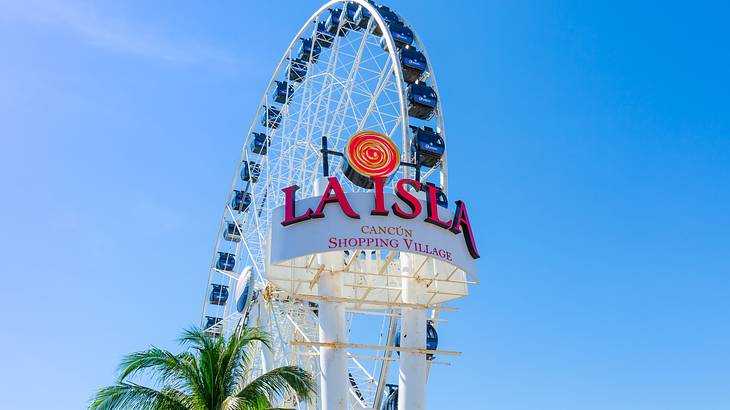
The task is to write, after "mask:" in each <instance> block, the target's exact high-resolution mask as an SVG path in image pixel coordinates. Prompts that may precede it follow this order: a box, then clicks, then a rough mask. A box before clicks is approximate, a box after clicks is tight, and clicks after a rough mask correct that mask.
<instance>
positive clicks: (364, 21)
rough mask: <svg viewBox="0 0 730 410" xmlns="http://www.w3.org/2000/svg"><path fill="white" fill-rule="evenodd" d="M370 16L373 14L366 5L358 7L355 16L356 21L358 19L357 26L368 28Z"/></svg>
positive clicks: (363, 28)
mask: <svg viewBox="0 0 730 410" xmlns="http://www.w3.org/2000/svg"><path fill="white" fill-rule="evenodd" d="M370 18H372V15H371V14H370V12H369V11H368V10H367V9H366V8H365V7H362V6H360V7H358V9H357V15H356V16H355V21H357V28H358V29H362V30H365V29H367V28H368V23H370Z"/></svg>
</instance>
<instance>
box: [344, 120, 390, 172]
mask: <svg viewBox="0 0 730 410" xmlns="http://www.w3.org/2000/svg"><path fill="white" fill-rule="evenodd" d="M345 159H347V163H348V164H349V165H350V166H351V167H352V168H353V169H355V171H357V172H358V173H359V174H362V175H365V176H369V177H389V176H390V175H392V174H393V173H394V172H395V171H396V169H398V165H399V164H400V155H399V154H398V147H396V145H395V144H394V143H393V141H391V140H390V138H388V137H386V136H385V135H383V134H380V133H378V132H375V131H362V132H359V133H357V134H355V135H354V136H353V137H352V138H350V140H349V141H348V142H347V147H345Z"/></svg>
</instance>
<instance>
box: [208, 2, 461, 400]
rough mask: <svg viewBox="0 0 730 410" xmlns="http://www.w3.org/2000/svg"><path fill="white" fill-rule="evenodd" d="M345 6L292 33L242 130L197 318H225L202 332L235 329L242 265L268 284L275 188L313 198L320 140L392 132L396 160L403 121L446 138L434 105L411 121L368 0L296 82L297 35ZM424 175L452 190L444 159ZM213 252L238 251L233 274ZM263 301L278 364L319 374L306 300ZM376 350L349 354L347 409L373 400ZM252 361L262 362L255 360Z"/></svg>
mask: <svg viewBox="0 0 730 410" xmlns="http://www.w3.org/2000/svg"><path fill="white" fill-rule="evenodd" d="M345 3H346V2H336V1H330V2H328V3H327V4H326V5H324V6H323V7H322V8H320V9H319V10H318V11H317V12H315V14H314V15H313V16H312V17H311V18H310V19H309V20H308V22H307V23H306V24H305V25H304V26H303V27H302V29H301V30H300V31H299V33H297V35H296V36H295V38H294V40H293V41H292V42H291V44H290V45H289V47H288V48H287V50H286V51H285V53H284V56H283V58H282V59H281V61H280V62H279V64H278V67H277V68H276V70H275V72H274V75H273V77H272V80H271V81H270V83H269V85H268V87H267V88H266V92H265V94H264V96H263V97H262V99H261V101H260V102H259V105H258V108H257V110H256V113H255V115H254V119H253V121H252V124H251V126H250V128H249V130H248V132H247V134H246V135H245V138H244V147H243V150H242V153H241V156H240V158H239V161H238V164H237V166H236V172H235V174H234V179H233V183H232V186H231V190H230V192H229V195H228V198H227V199H226V206H225V208H224V212H223V218H222V219H221V224H220V229H219V232H218V235H217V240H216V244H215V253H214V255H213V258H212V261H211V269H210V273H209V279H208V286H207V289H206V294H205V299H204V307H203V315H202V316H203V317H202V318H201V321H202V323H203V324H204V325H205V323H206V317H215V318H221V321H220V322H218V323H216V324H215V325H214V327H212V328H209V329H208V330H209V331H210V332H212V333H215V334H229V333H230V332H232V331H235V329H236V327H237V326H238V325H239V322H240V321H241V320H242V319H243V317H244V315H243V314H241V313H239V312H238V311H237V309H236V301H235V293H236V287H237V285H238V283H239V281H244V280H246V279H247V278H246V277H241V272H242V271H243V269H244V267H246V266H251V267H252V274H253V275H255V276H256V288H257V289H259V290H261V289H263V288H264V287H265V286H266V283H267V282H266V272H265V259H264V258H265V254H266V247H267V246H268V245H269V244H267V231H268V227H269V226H270V224H271V223H272V221H271V211H272V210H273V209H274V208H275V207H277V206H279V205H281V204H282V203H283V193H282V191H281V189H282V188H284V187H287V186H290V185H293V184H297V185H299V186H300V190H299V192H298V195H301V197H306V196H311V195H313V193H314V181H315V179H316V178H317V177H318V176H321V169H322V166H321V161H322V158H321V155H322V154H321V153H320V140H321V137H322V136H327V137H328V144H329V148H330V149H332V150H336V151H341V150H342V149H343V147H344V144H345V142H346V141H347V139H348V138H349V137H350V136H351V135H353V134H355V133H356V132H358V131H360V130H363V129H369V130H374V131H378V132H381V133H383V134H385V135H388V136H389V137H390V138H391V139H392V140H393V141H394V142H395V143H396V144H397V145H398V147H399V149H400V152H401V154H402V160H404V161H408V160H409V159H410V158H409V152H410V144H411V141H410V131H409V128H408V126H409V125H413V124H416V125H429V126H431V127H433V128H434V129H437V130H438V131H439V132H440V134H441V135H442V136H444V134H445V132H444V127H443V116H442V110H441V105H440V101H439V103H438V105H437V108H436V110H435V111H436V113H435V116H434V117H433V119H431V120H428V121H423V120H418V119H414V118H412V117H411V118H409V117H408V115H407V107H406V106H405V105H406V101H407V95H406V84H405V82H404V81H403V76H402V75H401V70H402V68H401V64H400V61H399V60H398V58H397V55H396V48H395V47H394V46H393V45H394V44H395V43H394V41H393V39H392V37H391V35H390V32H389V30H388V28H387V27H386V26H385V25H384V24H383V20H382V18H380V17H379V16H375V14H377V11H375V9H373V8H372V6H366V5H365V2H364V1H357V2H356V3H358V4H360V5H361V6H362V7H368V10H370V11H371V13H373V12H374V13H373V15H374V17H373V18H371V19H370V21H369V23H368V26H367V28H365V29H361V30H348V31H347V34H346V35H344V36H339V35H335V36H334V39H333V41H332V45H331V47H329V48H322V51H321V54H320V55H319V59H318V61H317V62H313V61H312V60H313V59H312V55H311V54H310V58H309V59H308V61H307V62H306V68H307V73H306V76H305V77H304V78H303V79H302V80H301V81H298V82H297V81H291V80H289V79H288V71H287V65H288V64H289V63H290V62H291V61H292V60H294V59H296V58H297V55H296V54H297V50H298V43H299V40H298V39H299V38H317V23H318V22H323V21H325V20H326V18H327V14H328V12H327V10H328V9H330V8H334V7H340V8H342V7H344V5H345ZM401 18H402V17H401ZM344 21H345V19H341V22H340V26H339V27H338V30H337V31H340V29H341V28H342V27H343V26H342V25H343V24H344ZM403 21H404V22H405V20H403ZM406 24H407V23H406ZM376 26H379V27H380V31H381V32H382V33H383V37H378V36H376V35H374V34H372V31H373V29H374V28H375V27H376ZM411 29H412V27H411ZM414 37H415V41H414V46H415V47H416V48H417V49H418V50H420V51H421V52H422V53H424V54H425V53H426V52H425V48H424V47H423V44H422V43H421V41H420V39H419V38H418V36H417V34H415V30H414ZM381 38H385V42H386V44H387V45H388V46H387V47H386V48H387V50H384V48H383V47H382V46H381ZM427 61H428V68H427V70H426V71H425V73H424V75H423V77H422V79H423V80H427V81H428V83H429V84H430V85H431V87H433V88H434V89H435V90H436V91H437V92H438V90H437V86H436V81H435V77H434V75H433V70H432V68H431V61H430V59H427ZM275 80H280V81H282V80H283V81H287V82H288V84H289V85H291V86H292V90H291V93H289V91H287V100H288V102H287V103H285V104H279V103H276V102H275V101H273V98H272V96H271V94H272V90H273V89H274V87H275V86H276V83H275ZM266 107H276V108H277V109H279V110H280V115H281V117H280V121H279V124H278V126H277V127H275V128H272V127H265V126H262V124H261V117H262V115H264V112H265V109H266ZM254 132H261V133H264V134H265V135H266V136H267V139H268V141H269V143H270V145H269V146H268V147H267V150H266V151H267V152H266V154H265V155H261V154H256V153H253V152H252V151H251V149H250V148H249V144H250V143H251V138H252V137H251V135H252V133H254ZM342 161H343V159H342V158H340V157H333V158H330V169H331V170H337V169H339V167H341V165H342ZM251 162H253V163H256V164H258V165H259V166H260V175H259V176H258V180H257V181H256V182H252V181H248V182H244V181H242V180H241V179H240V177H239V175H240V173H241V167H242V166H247V165H246V164H249V163H251ZM400 172H402V175H404V176H412V171H411V170H410V169H408V168H406V167H403V168H402V170H401V171H400ZM428 178H435V180H434V181H435V182H436V183H438V184H440V186H442V187H443V188H444V190H446V189H447V188H448V187H447V175H446V160H445V156H444V158H443V160H442V161H441V162H440V163H439V164H438V165H437V166H436V167H434V168H432V169H430V170H426V171H425V173H424V174H422V179H424V180H425V179H428ZM394 180H395V178H394ZM341 182H342V184H343V187H344V188H345V189H346V190H347V191H362V190H363V189H362V188H359V187H357V186H355V185H353V184H352V183H350V182H349V181H347V180H346V179H342V180H341ZM392 184H393V181H391V182H389V184H388V185H387V186H386V189H392ZM235 190H238V191H243V192H245V193H248V194H249V195H250V198H251V204H250V205H249V207H248V209H247V210H246V211H244V212H239V211H237V210H234V209H233V208H232V206H231V200H232V199H233V197H234V191H235ZM228 223H234V224H235V225H236V227H237V229H238V230H239V231H240V240H239V241H237V242H234V241H228V240H224V239H223V232H224V230H225V229H226V226H227V224H228ZM218 252H226V253H229V254H232V255H235V266H234V268H233V269H232V270H221V269H218V268H216V261H217V259H218ZM390 261H392V257H391V260H390ZM213 284H219V285H224V286H227V287H228V289H229V293H230V296H229V299H228V301H227V303H225V304H223V305H215V304H211V303H209V301H208V295H209V294H210V292H211V289H212V286H213ZM252 291H253V290H252ZM363 292H364V293H367V292H369V290H368V289H366V288H364V289H363ZM269 306H270V309H271V320H270V321H269V323H268V326H269V328H270V331H271V332H272V340H273V343H274V348H273V355H274V358H275V359H274V360H275V363H276V364H278V365H283V364H291V363H297V364H300V365H303V366H305V368H308V369H310V370H312V371H313V372H315V373H316V372H318V362H317V360H316V354H317V351H318V350H317V348H316V347H313V346H309V347H302V346H293V345H292V344H291V342H292V341H294V340H309V341H316V340H317V337H318V335H317V328H318V318H317V316H316V315H315V314H314V312H313V311H312V308H311V307H309V306H308V305H307V302H305V301H302V300H298V299H293V298H291V297H289V296H288V295H286V294H284V293H282V292H274V299H273V300H271V303H270V305H269ZM388 312H391V308H389V307H386V306H383V309H382V311H380V313H377V315H378V316H377V320H376V321H377V322H378V324H379V325H378V326H374V327H373V326H371V327H373V332H374V333H376V334H377V335H378V337H377V340H375V341H374V343H378V344H383V343H385V336H384V332H385V333H387V329H386V328H387V326H385V323H386V320H388V319H390V317H392V313H388ZM361 316H369V315H359V314H355V315H349V318H350V320H349V322H348V323H349V326H350V327H351V328H358V327H360V326H361V324H360V323H362V322H373V320H369V319H368V320H364V321H363V320H362V319H361ZM370 325H372V323H370ZM384 329H386V330H385V331H384ZM382 353H385V352H381V354H378V353H377V352H375V354H371V355H370V356H364V357H366V359H363V360H358V359H357V355H355V354H350V362H351V366H350V373H351V375H352V379H353V381H354V386H357V388H356V389H355V388H353V391H352V392H351V396H352V398H353V400H352V401H351V408H367V407H368V406H373V404H374V400H375V397H374V395H375V394H376V388H377V385H378V377H379V375H378V373H379V370H380V368H379V366H380V364H381V363H383V362H384V361H388V360H393V359H390V358H388V357H387V356H389V355H385V354H382ZM257 363H259V365H260V362H258V361H257ZM368 369H369V370H368ZM305 406H306V405H305Z"/></svg>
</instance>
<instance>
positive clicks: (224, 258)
mask: <svg viewBox="0 0 730 410" xmlns="http://www.w3.org/2000/svg"><path fill="white" fill-rule="evenodd" d="M235 266H236V255H234V254H232V253H228V252H218V261H217V262H216V263H215V267H216V269H218V270H222V271H232V270H233V268H234V267H235Z"/></svg>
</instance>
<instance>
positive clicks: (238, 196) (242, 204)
mask: <svg viewBox="0 0 730 410" xmlns="http://www.w3.org/2000/svg"><path fill="white" fill-rule="evenodd" d="M250 205H251V194H250V193H248V192H244V191H239V190H235V191H233V198H232V199H231V208H233V210H234V211H238V212H246V211H247V210H248V207H249V206H250Z"/></svg>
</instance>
